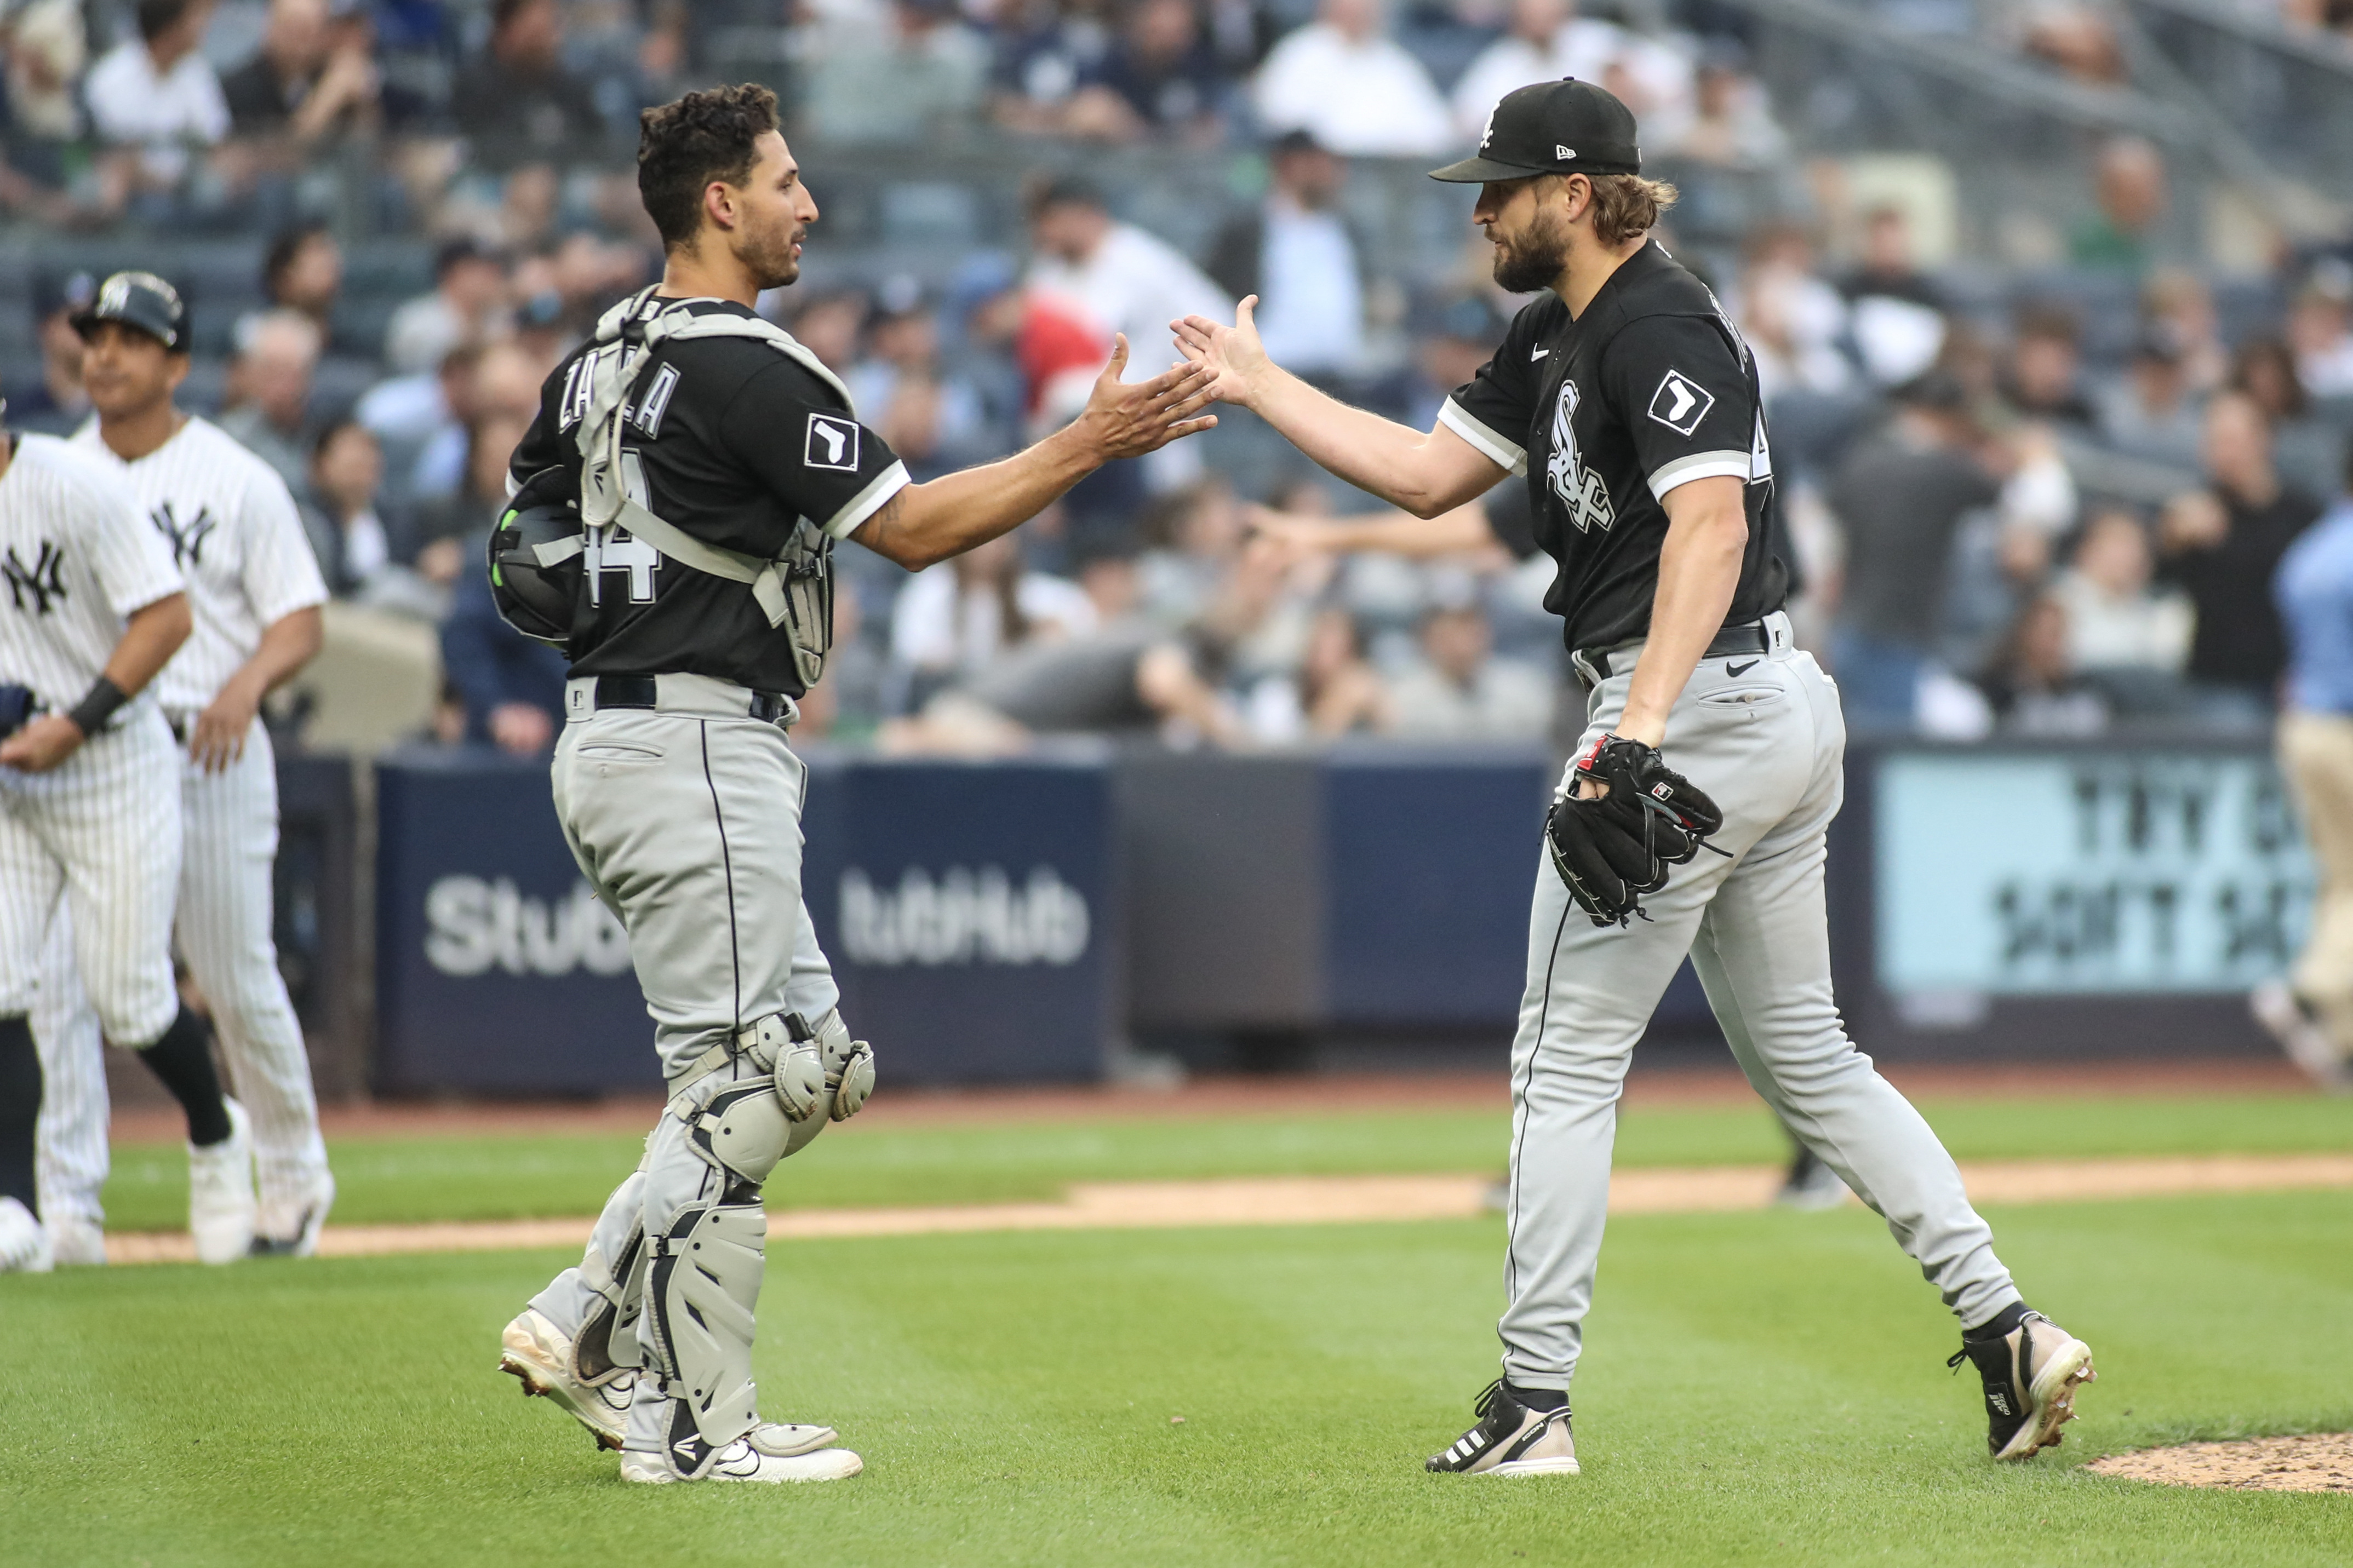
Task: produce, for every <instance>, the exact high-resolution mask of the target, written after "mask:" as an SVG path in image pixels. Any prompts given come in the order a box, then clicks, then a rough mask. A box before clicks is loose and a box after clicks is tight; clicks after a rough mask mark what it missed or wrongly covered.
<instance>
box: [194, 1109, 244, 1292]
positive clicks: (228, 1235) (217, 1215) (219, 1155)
mask: <svg viewBox="0 0 2353 1568" xmlns="http://www.w3.org/2000/svg"><path fill="white" fill-rule="evenodd" d="M227 1105H228V1136H227V1137H226V1138H224V1139H222V1140H221V1141H220V1142H217V1143H215V1144H212V1145H211V1146H209V1147H207V1148H202V1149H199V1148H198V1147H196V1145H195V1144H194V1143H191V1144H189V1145H188V1234H189V1235H190V1236H192V1237H195V1242H196V1261H197V1262H199V1263H234V1262H236V1261H237V1259H238V1258H244V1257H246V1256H247V1255H248V1254H249V1253H251V1252H252V1250H253V1219H254V1197H253V1123H252V1122H251V1121H249V1120H248V1118H247V1116H246V1114H245V1107H243V1106H242V1105H239V1104H238V1103H237V1101H236V1100H229V1101H227Z"/></svg>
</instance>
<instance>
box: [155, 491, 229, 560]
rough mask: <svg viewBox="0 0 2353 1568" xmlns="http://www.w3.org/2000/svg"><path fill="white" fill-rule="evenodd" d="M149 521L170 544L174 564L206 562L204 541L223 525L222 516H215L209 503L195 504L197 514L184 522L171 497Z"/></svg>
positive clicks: (156, 510) (158, 508) (157, 509)
mask: <svg viewBox="0 0 2353 1568" xmlns="http://www.w3.org/2000/svg"><path fill="white" fill-rule="evenodd" d="M148 521H150V522H153V524H154V525H155V531H156V532H158V533H160V534H162V535H163V536H164V542H167V543H168V544H170V545H171V547H172V564H173V565H174V566H201V565H203V564H204V563H205V541H206V540H207V539H209V538H211V537H212V533H213V530H215V529H216V528H218V527H219V526H220V520H219V519H218V518H216V517H215V516H213V509H212V508H210V507H208V506H199V507H198V508H196V515H195V516H194V517H192V518H190V519H189V520H188V521H186V522H185V523H184V522H182V521H180V514H179V512H178V511H177V510H174V508H173V506H172V503H171V502H170V501H165V502H164V504H163V505H161V506H159V507H157V508H156V509H155V510H153V512H152V513H150V514H149V516H148Z"/></svg>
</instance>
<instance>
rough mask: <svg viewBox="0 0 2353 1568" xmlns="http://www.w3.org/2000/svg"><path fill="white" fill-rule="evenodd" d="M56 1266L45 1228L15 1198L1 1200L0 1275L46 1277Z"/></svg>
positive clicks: (30, 1211) (46, 1228) (31, 1212)
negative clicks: (36, 1275) (44, 1275)
mask: <svg viewBox="0 0 2353 1568" xmlns="http://www.w3.org/2000/svg"><path fill="white" fill-rule="evenodd" d="M56 1266H57V1258H56V1256H55V1255H54V1254H53V1253H52V1252H51V1251H50V1250H49V1232H48V1227H47V1226H44V1225H42V1224H41V1222H40V1221H39V1220H37V1219H35V1218H34V1217H33V1211H32V1210H30V1209H28V1208H26V1206H25V1205H23V1204H22V1203H20V1202H19V1201H17V1200H16V1199H15V1198H0V1274H47V1272H48V1271H49V1270H50V1269H51V1268H55V1267H56Z"/></svg>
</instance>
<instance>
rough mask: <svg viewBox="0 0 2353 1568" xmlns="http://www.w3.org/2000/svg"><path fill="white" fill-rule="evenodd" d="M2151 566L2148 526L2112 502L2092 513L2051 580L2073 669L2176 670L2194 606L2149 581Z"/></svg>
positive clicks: (2169, 675)
mask: <svg viewBox="0 0 2353 1568" xmlns="http://www.w3.org/2000/svg"><path fill="white" fill-rule="evenodd" d="M2156 566H2157V563H2156V559H2155V557H2154V555H2153V554H2152V552H2151V551H2150V547H2149V537H2148V529H2147V525H2146V524H2144V523H2143V522H2142V521H2141V520H2140V519H2139V518H2138V517H2137V516H2135V515H2134V514H2133V513H2132V512H2131V511H2130V510H2127V509H2126V508H2123V507H2116V506H2111V507H2106V508H2103V509H2102V510H2098V511H2095V512H2094V513H2093V514H2092V518H2091V521H2089V522H2087V523H2085V524H2084V531H2083V535H2082V537H2081V538H2080V539H2079V540H2078V541H2077V542H2076V545H2075V558H2074V561H2073V564H2071V565H2070V566H2069V567H2068V569H2067V570H2066V571H2064V572H2062V573H2060V574H2059V575H2058V576H2057V577H2056V578H2055V579H2054V580H2053V581H2052V584H2051V596H2052V598H2054V599H2056V600H2057V601H2058V602H2059V605H2060V607H2061V608H2062V609H2063V610H2064V611H2065V612H2066V616H2067V657H2068V662H2069V663H2070V664H2071V665H2073V668H2076V669H2078V670H2082V671H2084V672H2085V673H2086V674H2087V675H2092V674H2096V673H2098V672H2103V671H2105V672H2116V673H2133V674H2138V675H2141V676H2145V677H2155V678H2161V679H2164V680H2166V681H2168V682H2170V681H2171V680H2172V679H2174V678H2176V677H2178V676H2179V675H2180V673H2181V668H2182V666H2183V664H2184V663H2185V662H2187V660H2188V659H2189V637H2190V632H2191V629H2192V626H2193V623H2194V622H2195V620H2196V618H2197V612H2196V611H2195V610H2193V609H2192V608H2191V607H2190V604H2189V597H2188V596H2187V595H2184V594H2182V593H2181V592H2180V590H2179V589H2176V588H2168V589H2165V590H2162V591H2159V590H2157V589H2155V588H2153V587H2152V580H2153V577H2154V575H2155V572H2156ZM2144 701H2145V702H2146V699H2144ZM2146 705H2147V706H2148V707H2150V708H2155V707H2158V706H2159V704H2157V703H2154V702H2147V703H2146Z"/></svg>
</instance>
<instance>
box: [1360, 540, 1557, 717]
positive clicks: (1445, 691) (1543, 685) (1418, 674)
mask: <svg viewBox="0 0 2353 1568" xmlns="http://www.w3.org/2000/svg"><path fill="white" fill-rule="evenodd" d="M1493 650H1494V637H1493V632H1492V631H1491V630H1490V629H1489V627H1488V625H1487V613H1486V612H1485V611H1484V610H1482V608H1480V606H1479V602H1478V600H1477V599H1476V598H1475V597H1474V596H1472V591H1471V588H1470V584H1469V581H1468V579H1467V578H1466V579H1463V580H1462V581H1461V583H1460V584H1457V585H1456V586H1455V588H1454V590H1453V592H1451V594H1447V595H1445V596H1443V597H1441V598H1440V602H1439V603H1438V604H1437V605H1434V606H1433V607H1432V608H1431V609H1430V611H1429V612H1428V613H1427V614H1425V615H1424V616H1422V619H1421V662H1420V663H1419V665H1417V666H1416V667H1415V668H1412V669H1410V670H1409V671H1408V672H1407V673H1406V674H1405V675H1403V676H1402V677H1400V678H1399V679H1398V681H1397V682H1396V685H1395V688H1394V689H1393V690H1392V691H1391V693H1390V697H1389V705H1388V706H1389V714H1390V719H1389V733H1391V734H1393V735H1399V736H1404V737H1407V738H1409V739H1413V740H1422V741H1540V740H1542V739H1543V738H1544V737H1545V734H1546V731H1548V730H1549V729H1550V728H1551V726H1552V708H1553V687H1552V682H1551V681H1549V680H1547V679H1545V677H1544V675H1543V674H1542V673H1541V672H1540V671H1537V670H1535V669H1533V668H1529V667H1528V666H1526V665H1524V664H1520V663H1517V662H1515V661H1513V660H1510V659H1499V658H1495V657H1493Z"/></svg>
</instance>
